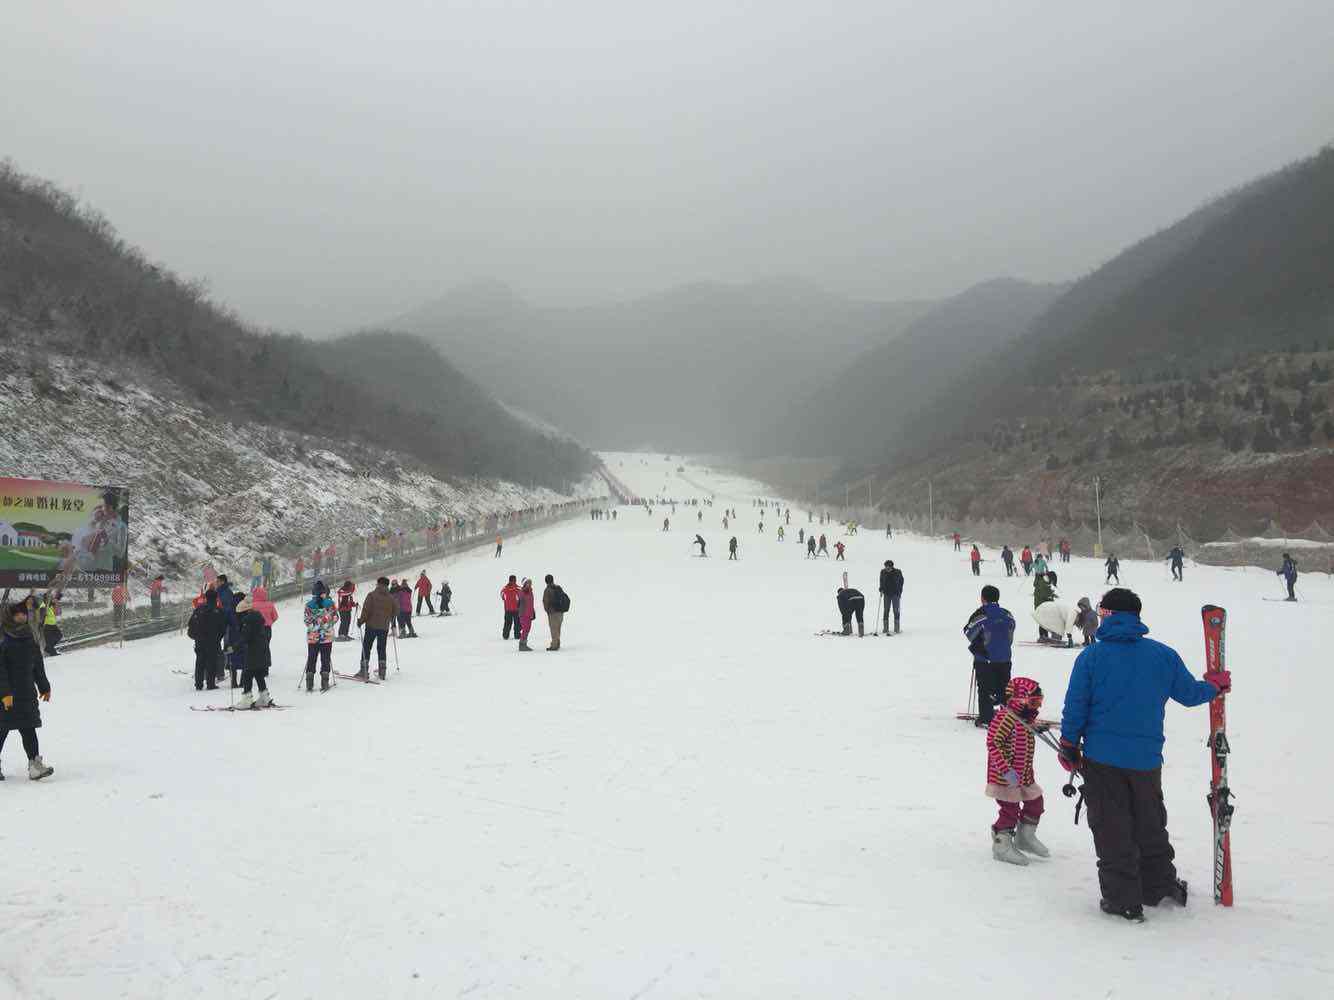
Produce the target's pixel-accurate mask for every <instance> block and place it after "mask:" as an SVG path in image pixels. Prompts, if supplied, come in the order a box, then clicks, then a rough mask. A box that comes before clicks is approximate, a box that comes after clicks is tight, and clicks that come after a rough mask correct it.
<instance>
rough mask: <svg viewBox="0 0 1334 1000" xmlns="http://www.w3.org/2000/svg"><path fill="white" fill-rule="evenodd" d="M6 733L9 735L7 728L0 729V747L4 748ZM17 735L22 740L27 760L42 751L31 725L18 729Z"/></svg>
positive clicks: (35, 731)
mask: <svg viewBox="0 0 1334 1000" xmlns="http://www.w3.org/2000/svg"><path fill="white" fill-rule="evenodd" d="M8 735H9V730H8V729H0V749H3V748H4V745H5V737H6V736H8ZM19 737H20V738H21V739H22V740H23V752H24V753H26V754H27V755H28V759H29V760H32V759H33V758H34V757H36V756H37V755H38V754H39V753H41V752H42V751H41V749H40V747H39V745H38V743H37V730H36V729H33V728H32V727H31V726H29V727H28V728H26V729H20V730H19Z"/></svg>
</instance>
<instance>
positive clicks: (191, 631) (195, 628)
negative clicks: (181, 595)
mask: <svg viewBox="0 0 1334 1000" xmlns="http://www.w3.org/2000/svg"><path fill="white" fill-rule="evenodd" d="M203 610H204V605H202V604H201V605H200V606H199V607H197V608H195V609H194V611H192V612H191V613H190V622H189V624H187V625H186V626H185V634H186V635H188V636H189V637H190V638H191V639H199V638H200V635H199V631H200V628H199V618H200V613H201V612H202V611H203Z"/></svg>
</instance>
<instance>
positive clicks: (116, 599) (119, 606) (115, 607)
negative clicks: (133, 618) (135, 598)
mask: <svg viewBox="0 0 1334 1000" xmlns="http://www.w3.org/2000/svg"><path fill="white" fill-rule="evenodd" d="M129 596H130V593H129V591H128V590H126V589H125V583H124V582H123V581H122V582H121V583H118V584H116V585H115V586H114V587H112V588H111V614H112V617H113V618H114V619H115V622H116V628H120V627H121V626H122V625H124V624H125V602H126V601H127V600H128V599H129Z"/></svg>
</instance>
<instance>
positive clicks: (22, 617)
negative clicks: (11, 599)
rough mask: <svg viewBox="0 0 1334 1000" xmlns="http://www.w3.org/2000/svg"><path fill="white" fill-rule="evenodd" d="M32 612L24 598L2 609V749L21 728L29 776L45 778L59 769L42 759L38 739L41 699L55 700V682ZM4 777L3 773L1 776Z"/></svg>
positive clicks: (40, 723) (0, 695)
mask: <svg viewBox="0 0 1334 1000" xmlns="http://www.w3.org/2000/svg"><path fill="white" fill-rule="evenodd" d="M5 593H6V595H8V593H9V592H8V591H6V592H5ZM29 614H30V610H29V608H28V605H27V603H26V602H23V601H20V602H18V603H17V604H10V605H8V606H7V607H5V608H4V609H3V611H0V749H3V748H4V745H5V738H6V737H7V736H9V734H10V732H11V731H13V730H15V729H17V730H18V733H19V738H20V739H22V740H23V752H24V753H25V754H27V756H28V779H29V780H30V781H41V780H42V779H43V778H47V777H50V776H51V775H52V774H53V773H55V768H53V767H51V766H49V765H48V764H47V763H46V762H45V761H43V760H42V753H41V747H40V745H39V743H38V740H37V730H38V729H40V728H41V727H42V712H41V706H40V705H39V704H38V699H39V698H40V700H41V701H50V700H51V682H50V681H49V680H47V678H46V665H45V663H44V662H43V661H42V652H41V647H40V646H39V645H38V644H37V640H36V638H34V636H33V631H32V622H30V621H29V620H28V618H29ZM3 777H4V774H3V773H0V779H3Z"/></svg>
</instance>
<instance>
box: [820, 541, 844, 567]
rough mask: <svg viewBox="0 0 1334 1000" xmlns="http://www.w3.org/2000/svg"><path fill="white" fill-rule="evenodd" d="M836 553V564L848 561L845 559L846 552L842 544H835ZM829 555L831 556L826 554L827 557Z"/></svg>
mask: <svg viewBox="0 0 1334 1000" xmlns="http://www.w3.org/2000/svg"><path fill="white" fill-rule="evenodd" d="M834 551H835V552H837V553H838V555H836V556H834V561H835V562H838V561H840V560H842V561H843V562H847V560H846V559H844V558H843V552H844V551H845V550H844V545H843V543H842V542H835V543H834ZM828 554H829V553H827V552H826V553H825V555H828Z"/></svg>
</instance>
